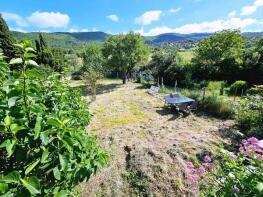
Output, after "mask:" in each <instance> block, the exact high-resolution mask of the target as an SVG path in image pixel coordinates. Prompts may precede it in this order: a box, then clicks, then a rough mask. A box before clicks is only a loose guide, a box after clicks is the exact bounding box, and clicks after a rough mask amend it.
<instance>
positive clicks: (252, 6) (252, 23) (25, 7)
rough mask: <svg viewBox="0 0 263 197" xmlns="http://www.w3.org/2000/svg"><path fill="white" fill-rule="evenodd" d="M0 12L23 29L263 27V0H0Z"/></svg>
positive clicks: (152, 30)
mask: <svg viewBox="0 0 263 197" xmlns="http://www.w3.org/2000/svg"><path fill="white" fill-rule="evenodd" d="M0 13H1V14H2V16H3V17H4V19H5V20H6V21H7V24H8V25H9V27H10V29H11V30H16V31H22V32H32V31H35V32H39V31H41V32H42V31H43V32H58V31H67V32H87V31H103V32H106V33H111V34H117V33H126V32H129V31H135V32H138V33H140V34H142V35H145V36H154V35H158V34H162V33H201V32H209V33H210V32H216V31H220V30H223V29H240V30H241V31H243V32H244V31H250V32H256V31H263V0H0Z"/></svg>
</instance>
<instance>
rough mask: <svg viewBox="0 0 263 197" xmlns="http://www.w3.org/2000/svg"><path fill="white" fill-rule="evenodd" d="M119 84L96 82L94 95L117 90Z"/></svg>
mask: <svg viewBox="0 0 263 197" xmlns="http://www.w3.org/2000/svg"><path fill="white" fill-rule="evenodd" d="M121 86H122V84H120V83H111V84H98V86H97V91H96V95H100V94H105V93H108V92H112V91H114V90H117V89H118V88H119V87H121Z"/></svg>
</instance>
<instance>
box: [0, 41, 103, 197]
mask: <svg viewBox="0 0 263 197" xmlns="http://www.w3.org/2000/svg"><path fill="white" fill-rule="evenodd" d="M17 47H19V48H20V50H21V51H23V55H22V57H20V58H17V59H12V60H11V62H10V64H16V65H18V66H19V68H20V70H15V71H10V69H9V65H8V64H6V63H4V61H3V57H2V56H1V57H0V152H1V157H0V163H1V167H0V194H4V195H5V196H19V195H20V196H21V195H22V196H30V195H32V196H34V195H41V196H52V195H55V196H67V195H68V194H69V193H70V192H71V191H72V190H73V188H74V187H75V186H76V185H77V184H78V183H79V182H81V181H84V180H86V179H88V178H89V177H90V176H91V175H92V174H94V173H96V171H97V170H98V169H99V168H100V167H101V166H103V165H104V164H105V162H106V160H107V154H106V153H105V152H104V151H103V150H101V149H100V148H99V147H98V146H97V145H96V141H95V139H94V138H92V137H90V136H88V135H87V134H86V133H85V126H86V125H87V123H88V122H89V115H88V112H87V111H86V109H87V106H86V105H85V104H84V102H83V100H82V99H81V95H80V93H79V92H78V91H75V90H72V89H69V88H68V86H67V85H66V84H64V83H62V82H61V80H60V75H56V74H54V75H51V76H49V77H48V78H47V79H44V77H43V75H42V74H41V73H40V72H39V71H38V70H37V69H36V68H35V67H37V66H38V65H37V63H36V62H34V61H33V60H32V59H31V58H33V57H35V52H34V49H32V48H31V47H30V46H28V45H27V44H25V43H24V44H20V45H17Z"/></svg>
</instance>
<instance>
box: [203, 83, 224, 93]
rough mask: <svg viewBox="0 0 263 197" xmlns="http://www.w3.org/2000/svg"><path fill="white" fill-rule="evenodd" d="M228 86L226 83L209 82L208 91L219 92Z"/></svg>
mask: <svg viewBox="0 0 263 197" xmlns="http://www.w3.org/2000/svg"><path fill="white" fill-rule="evenodd" d="M225 86H226V82H225V81H209V83H208V86H207V88H208V90H212V91H219V90H220V89H222V88H224V87H225Z"/></svg>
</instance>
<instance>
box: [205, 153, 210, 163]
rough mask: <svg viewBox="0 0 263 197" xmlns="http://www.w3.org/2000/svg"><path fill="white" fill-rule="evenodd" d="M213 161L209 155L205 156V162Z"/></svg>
mask: <svg viewBox="0 0 263 197" xmlns="http://www.w3.org/2000/svg"><path fill="white" fill-rule="evenodd" d="M211 161H212V160H211V157H209V156H208V155H206V156H204V162H206V163H210V162H211Z"/></svg>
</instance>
